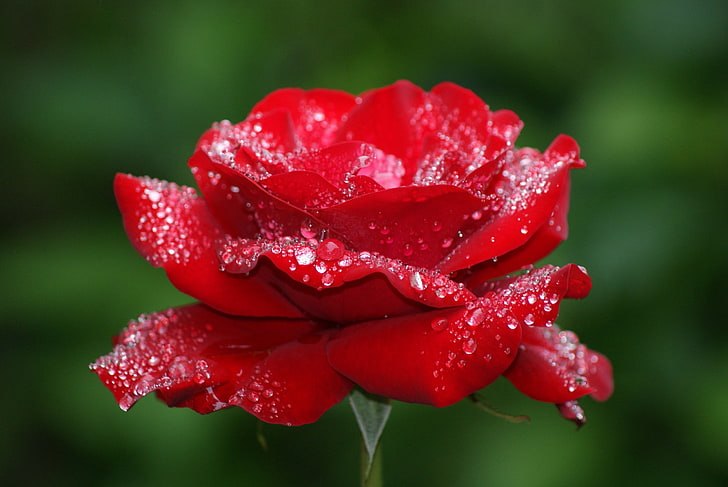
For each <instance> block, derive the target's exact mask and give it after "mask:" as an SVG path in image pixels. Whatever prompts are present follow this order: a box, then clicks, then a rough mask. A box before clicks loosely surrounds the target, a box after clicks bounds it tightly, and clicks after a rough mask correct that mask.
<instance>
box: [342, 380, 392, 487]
mask: <svg viewBox="0 0 728 487" xmlns="http://www.w3.org/2000/svg"><path fill="white" fill-rule="evenodd" d="M349 403H350V404H351V409H352V410H353V411H354V416H356V422H357V423H358V424H359V430H360V431H361V437H362V441H363V443H364V447H365V449H366V452H367V458H366V459H364V458H362V479H363V480H366V479H367V478H368V477H369V473H370V471H371V468H372V462H373V460H374V454H375V453H376V451H377V446H378V445H379V439H380V437H381V436H382V432H383V431H384V426H385V425H386V424H387V419H388V418H389V412H390V411H391V410H392V404H391V401H390V400H389V399H386V398H383V397H380V396H375V395H374V394H369V393H368V392H365V391H363V390H361V389H359V388H355V389H354V390H352V391H351V394H349Z"/></svg>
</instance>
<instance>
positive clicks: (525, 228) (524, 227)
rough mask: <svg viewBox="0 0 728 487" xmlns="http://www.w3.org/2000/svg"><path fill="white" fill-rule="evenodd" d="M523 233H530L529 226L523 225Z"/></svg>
mask: <svg viewBox="0 0 728 487" xmlns="http://www.w3.org/2000/svg"><path fill="white" fill-rule="evenodd" d="M521 233H522V234H523V235H526V234H527V233H528V227H527V226H525V225H524V226H522V227H521Z"/></svg>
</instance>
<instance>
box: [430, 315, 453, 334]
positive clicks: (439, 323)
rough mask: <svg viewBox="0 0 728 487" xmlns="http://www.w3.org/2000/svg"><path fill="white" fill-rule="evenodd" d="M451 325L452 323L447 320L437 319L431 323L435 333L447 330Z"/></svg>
mask: <svg viewBox="0 0 728 487" xmlns="http://www.w3.org/2000/svg"><path fill="white" fill-rule="evenodd" d="M449 324H450V323H449V322H448V321H447V320H446V319H445V318H436V319H434V320H432V322H431V323H430V326H431V327H432V329H433V330H435V331H442V330H444V329H445V328H447V326H448V325H449Z"/></svg>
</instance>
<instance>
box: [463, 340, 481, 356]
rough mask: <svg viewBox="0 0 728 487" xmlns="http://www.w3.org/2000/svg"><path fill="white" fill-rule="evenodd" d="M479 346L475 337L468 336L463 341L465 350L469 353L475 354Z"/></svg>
mask: <svg viewBox="0 0 728 487" xmlns="http://www.w3.org/2000/svg"><path fill="white" fill-rule="evenodd" d="M477 348H478V342H476V341H475V339H474V338H468V339H467V340H465V341H464V342H463V352H465V353H466V354H468V355H472V354H474V353H475V350H476V349H477Z"/></svg>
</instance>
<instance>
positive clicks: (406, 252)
mask: <svg viewBox="0 0 728 487" xmlns="http://www.w3.org/2000/svg"><path fill="white" fill-rule="evenodd" d="M413 253H414V249H413V248H412V244H408V243H407V244H404V248H403V249H402V254H403V255H404V256H405V257H409V256H410V255H412V254H413Z"/></svg>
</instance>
